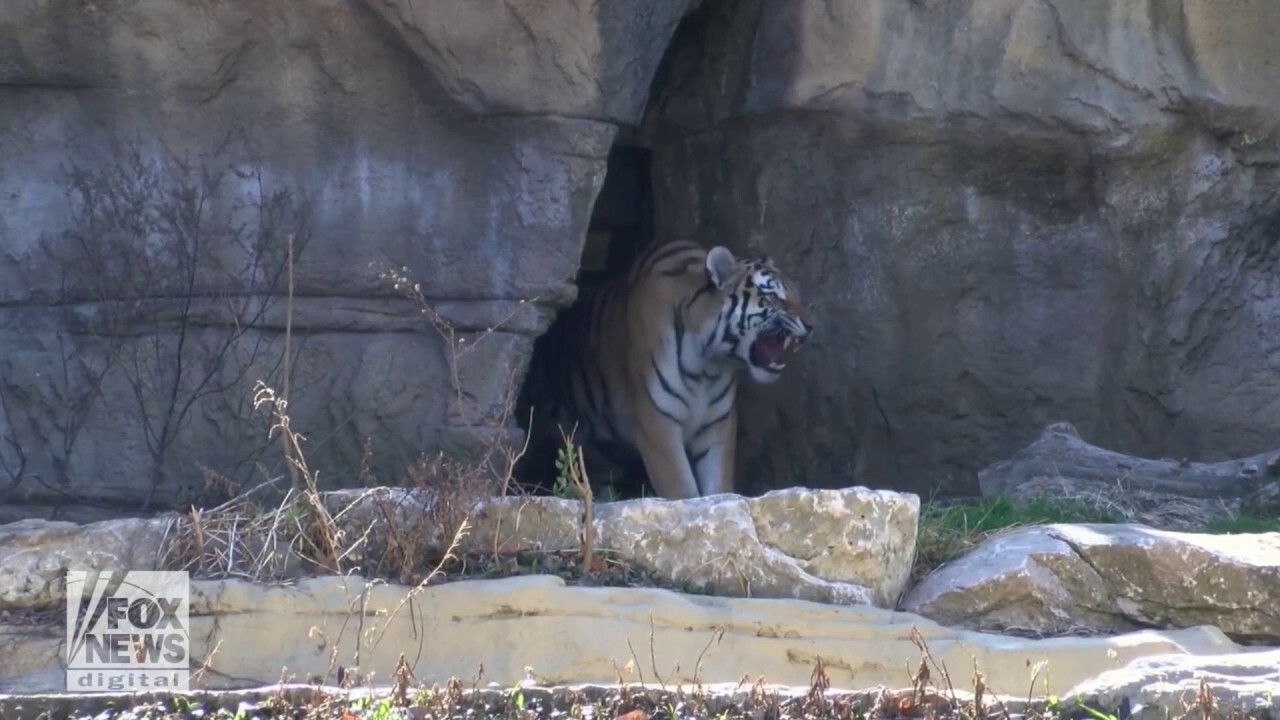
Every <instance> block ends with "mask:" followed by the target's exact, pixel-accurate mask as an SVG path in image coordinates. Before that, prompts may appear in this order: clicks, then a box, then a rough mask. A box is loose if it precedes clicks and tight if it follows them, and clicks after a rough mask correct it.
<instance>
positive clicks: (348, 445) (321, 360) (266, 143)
mask: <svg viewBox="0 0 1280 720" xmlns="http://www.w3.org/2000/svg"><path fill="white" fill-rule="evenodd" d="M685 5H686V2H685V0H676V1H671V2H661V3H656V4H654V3H647V4H646V5H645V7H644V8H643V9H642V10H641V9H637V8H632V7H630V6H627V5H625V4H622V5H608V6H600V7H598V8H592V7H586V6H581V7H580V6H578V5H576V4H572V3H570V4H553V6H548V5H546V4H543V3H534V2H509V3H492V4H489V3H474V2H470V0H444V1H441V2H423V1H422V0H415V2H413V3H409V2H393V1H383V0H368V1H367V2H364V1H357V0H282V1H280V2H270V3H261V2H256V1H254V0H234V1H232V2H220V3H212V4H210V3H201V2H188V1H186V0H124V1H122V2H108V3H86V2H82V1H80V0H51V1H50V2H41V3H6V4H4V7H3V8H0V157H3V158H4V161H3V162H2V163H0V401H3V405H2V406H0V439H2V440H3V442H0V461H2V462H0V505H4V506H6V507H7V508H8V511H9V512H10V514H13V513H15V512H16V513H17V514H22V512H23V511H15V510H14V507H15V504H20V503H45V502H59V501H63V500H66V499H67V498H73V499H79V500H83V501H91V502H94V503H98V504H102V505H109V506H114V507H119V508H122V509H130V510H132V509H136V508H138V507H139V506H141V505H143V504H144V503H145V502H147V501H152V502H153V503H155V504H159V505H168V504H172V503H179V504H180V503H182V502H185V501H189V500H190V499H191V498H193V497H196V496H197V495H198V494H199V493H200V492H202V491H203V489H204V488H205V485H206V482H205V478H204V477H203V475H202V468H206V467H207V468H209V469H211V470H214V471H217V472H218V473H221V474H224V475H227V476H228V477H230V478H231V479H233V480H235V481H238V482H241V483H254V482H260V481H262V480H263V479H264V476H269V475H279V474H282V473H283V472H284V468H283V467H282V466H281V464H280V460H279V458H280V453H279V452H277V451H275V447H276V446H275V445H274V443H276V442H278V439H269V438H268V436H267V427H268V422H269V421H270V416H269V414H268V408H258V409H257V410H255V409H254V408H253V407H251V402H252V400H253V390H254V382H255V381H257V380H263V381H265V382H267V383H269V384H270V385H272V386H273V387H275V388H276V389H277V390H282V389H283V383H284V381H285V378H284V373H283V369H284V363H283V361H282V360H283V357H284V350H285V348H284V333H283V330H284V328H285V325H286V318H287V317H288V316H289V314H288V313H287V312H286V310H287V309H288V307H287V302H286V300H285V296H286V294H287V289H288V288H287V285H288V281H289V275H288V273H286V272H284V269H285V268H286V267H287V258H288V248H287V244H286V238H287V237H288V236H289V235H290V234H291V233H292V234H293V235H294V237H295V249H294V252H295V254H296V261H295V263H294V265H293V274H292V282H293V292H294V300H293V304H292V316H291V317H292V319H291V331H292V338H291V346H290V354H291V357H293V358H295V359H296V362H295V363H291V364H290V377H289V386H290V389H291V392H290V398H291V399H292V400H293V404H292V406H291V407H290V413H291V414H292V415H293V424H294V428H295V429H297V430H299V431H301V432H303V433H304V434H305V435H306V436H307V438H308V440H307V443H306V445H305V449H306V450H307V452H308V453H309V456H308V460H309V461H310V463H311V465H312V466H313V467H314V468H316V469H319V470H321V481H322V483H327V484H340V485H350V484H352V483H354V482H355V474H356V470H357V468H358V467H359V465H360V459H361V455H362V451H363V445H364V442H365V440H366V438H368V439H370V440H371V442H372V444H373V451H374V459H375V467H374V469H375V470H377V471H380V473H381V474H380V477H379V478H378V479H379V480H380V481H381V482H397V481H399V480H400V479H401V477H402V473H403V472H404V468H405V467H406V465H408V464H409V463H410V462H411V461H412V460H413V459H414V457H415V456H416V455H417V453H419V452H420V451H425V452H427V453H433V452H434V451H435V450H438V449H445V450H450V451H460V452H470V453H476V452H479V451H480V450H482V449H484V448H485V447H487V444H488V442H489V438H490V437H491V436H492V434H493V433H492V432H491V426H492V425H493V422H492V421H493V420H494V418H495V416H499V415H500V414H501V412H500V411H501V409H502V407H503V406H504V405H505V403H506V398H507V392H506V388H507V385H508V384H509V380H510V378H511V377H512V376H513V375H514V376H515V382H517V383H518V381H519V375H520V373H522V372H523V365H524V363H525V361H526V360H527V355H528V352H529V348H530V345H531V342H532V337H533V336H534V335H536V334H537V333H538V332H540V331H541V329H542V328H543V327H545V325H546V324H547V323H548V322H549V321H550V309H552V308H555V307H558V306H562V305H564V304H565V303H567V302H569V301H570V300H571V299H572V297H573V294H574V292H575V290H574V287H573V286H572V284H571V282H572V280H573V276H574V272H575V270H576V268H577V264H578V260H579V255H580V253H581V249H582V242H583V236H584V234H585V231H586V226H587V221H588V219H589V216H590V212H591V206H592V203H593V201H594V198H595V196H596V194H597V193H598V191H599V189H600V186H601V183H602V181H603V176H604V169H605V159H606V157H607V154H608V150H609V147H610V145H611V143H612V140H613V137H614V134H615V132H616V130H617V127H618V126H619V124H620V123H626V122H631V123H634V122H635V121H636V120H638V118H639V116H640V113H641V112H642V110H643V107H644V99H645V96H646V94H647V91H648V85H649V80H650V78H651V76H652V74H653V69H654V68H655V67H656V66H657V64H658V62H659V60H660V58H661V56H662V53H663V51H664V49H665V47H666V46H667V44H668V41H669V39H670V36H671V34H672V32H673V31H674V29H675V26H676V24H677V22H678V21H679V19H680V17H681V15H682V14H683V12H684V9H685ZM219 173H220V174H219ZM374 262H377V263H383V264H385V265H386V266H389V267H391V268H407V272H406V274H407V275H408V277H409V278H410V280H409V283H410V284H412V283H419V284H420V285H421V288H422V292H423V294H424V295H426V298H425V299H426V301H428V302H429V303H430V304H431V305H432V306H433V307H434V308H435V310H436V311H437V312H438V313H439V314H440V315H441V316H442V317H443V319H445V320H446V321H448V322H449V323H450V324H451V326H452V327H453V329H454V330H455V331H456V334H454V335H452V336H450V338H449V340H446V339H445V337H446V336H445V335H443V334H441V333H437V332H434V331H433V330H432V325H431V324H429V323H428V321H427V319H426V318H424V316H423V315H422V313H421V312H420V309H419V307H418V306H417V305H416V304H415V303H414V302H412V301H411V300H410V299H408V298H407V297H406V296H405V294H404V293H402V292H396V290H395V289H394V288H393V283H392V282H390V281H387V280H384V279H380V278H379V277H378V274H377V271H376V268H370V263H374ZM157 296H160V297H166V298H168V299H167V300H165V301H156V300H152V301H149V302H142V301H140V300H138V299H139V298H148V297H150V298H156V297H157ZM534 298H536V299H538V300H539V302H538V303H536V304H535V303H525V302H523V301H525V300H528V299H534ZM491 328H496V330H494V332H492V333H489V332H488V331H489V330H490V329H491ZM450 341H451V342H452V343H453V344H455V345H457V347H458V348H459V349H467V350H466V353H465V357H464V358H462V359H460V362H458V363H457V370H456V372H457V375H458V377H457V378H456V379H455V377H454V376H453V372H452V371H451V370H450V369H449V368H450V359H451V358H452V357H453V355H454V351H453V350H451V349H450ZM472 346H474V347H472ZM459 397H461V398H462V399H461V401H458V398H459ZM258 462H263V463H266V465H263V466H256V465H255V464H256V463H258ZM215 484H216V483H215Z"/></svg>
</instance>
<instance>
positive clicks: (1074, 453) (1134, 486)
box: [978, 422, 1280, 499]
mask: <svg viewBox="0 0 1280 720" xmlns="http://www.w3.org/2000/svg"><path fill="white" fill-rule="evenodd" d="M1044 478H1064V479H1066V480H1069V481H1071V482H1072V483H1073V484H1076V485H1082V484H1095V483H1096V484H1098V485H1099V486H1102V485H1106V486H1110V487H1112V488H1114V487H1116V486H1117V485H1121V486H1122V487H1123V488H1124V489H1125V490H1131V491H1141V492H1146V493H1153V494H1158V495H1167V496H1178V497H1184V498H1197V499H1222V498H1245V497H1249V496H1251V495H1254V494H1255V493H1258V492H1259V491H1261V490H1262V489H1263V488H1264V487H1265V486H1268V485H1271V484H1273V483H1275V482H1276V481H1277V480H1278V479H1280V450H1273V451H1270V452H1266V453H1262V454H1259V455H1253V456H1251V457H1246V458H1239V459H1235V460H1224V461H1222V462H1213V463H1200V462H1188V461H1186V460H1181V461H1178V460H1151V459H1147V458H1140V457H1135V456H1132V455H1125V454H1124V453H1119V452H1115V451H1113V450H1107V449H1105V448H1100V447H1097V446H1095V445H1090V444H1089V443H1087V442H1085V441H1084V440H1082V439H1081V438H1080V433H1079V432H1078V431H1077V430H1076V429H1075V427H1074V426H1073V425H1072V424H1071V423H1068V422H1057V423H1054V424H1052V425H1049V426H1047V427H1045V429H1044V430H1042V431H1040V436H1039V437H1037V438H1036V439H1035V441H1033V442H1032V443H1031V444H1030V445H1028V446H1026V447H1025V448H1023V449H1022V450H1020V451H1019V452H1018V453H1017V454H1015V455H1014V456H1013V457H1010V458H1009V459H1007V460H1001V461H999V462H997V463H993V464H992V465H989V466H988V467H986V468H985V469H983V470H981V471H979V472H978V485H979V487H980V488H981V489H982V494H983V496H986V497H992V496H995V495H1010V494H1013V492H1014V491H1015V490H1016V489H1017V488H1018V487H1020V486H1022V485H1024V484H1026V483H1028V482H1031V481H1033V480H1038V479H1044Z"/></svg>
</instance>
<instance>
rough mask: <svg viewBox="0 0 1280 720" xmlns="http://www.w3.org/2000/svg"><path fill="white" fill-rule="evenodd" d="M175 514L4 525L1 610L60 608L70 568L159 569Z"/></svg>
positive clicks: (0, 564)
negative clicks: (172, 515)
mask: <svg viewBox="0 0 1280 720" xmlns="http://www.w3.org/2000/svg"><path fill="white" fill-rule="evenodd" d="M171 525H172V519H170V518H159V519H155V520H144V519H137V518H132V519H124V520H104V521H101V522H96V523H90V524H88V525H77V524H75V523H69V522H51V521H46V520H22V521H19V522H14V523H9V524H7V525H0V610H10V609H22V610H32V609H36V610H49V609H60V608H61V607H62V605H63V599H64V598H65V597H66V585H65V578H66V571H67V569H68V568H71V569H75V570H112V569H120V570H154V569H157V566H158V563H159V562H160V560H161V548H162V545H163V543H164V539H165V536H166V534H167V533H168V532H169V530H170V529H171Z"/></svg>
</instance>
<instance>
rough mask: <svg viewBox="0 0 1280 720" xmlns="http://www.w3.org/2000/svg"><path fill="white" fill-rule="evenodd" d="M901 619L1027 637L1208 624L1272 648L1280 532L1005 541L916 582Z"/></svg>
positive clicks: (1045, 531)
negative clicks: (907, 616)
mask: <svg viewBox="0 0 1280 720" xmlns="http://www.w3.org/2000/svg"><path fill="white" fill-rule="evenodd" d="M901 608H902V609H904V610H906V611H908V612H915V613H919V614H920V615H924V616H925V617H928V618H930V619H933V620H936V621H938V622H941V623H944V624H953V625H959V626H964V627H968V628H971V629H976V630H986V631H996V632H998V631H1009V630H1016V631H1020V632H1023V633H1029V634H1035V635H1056V634H1064V633H1080V632H1084V633H1113V632H1120V631H1126V630H1132V629H1137V628H1143V627H1166V628H1168V627H1193V626H1197V625H1213V626H1216V627H1218V628H1220V629H1221V630H1222V631H1223V632H1224V633H1226V634H1227V635H1229V636H1232V637H1234V638H1236V639H1238V640H1242V641H1251V642H1265V643H1270V644H1277V643H1280V612H1278V611H1277V608H1280V533H1258V534H1247V535H1209V534H1199V533H1180V532H1168V531H1162V530H1153V529H1151V528H1148V527H1144V526H1141V525H1041V526H1033V527H1027V528H1022V529H1017V530H1011V531H1005V532H1002V533H1000V534H998V535H996V536H993V537H991V538H989V539H988V540H986V541H985V542H983V543H982V544H981V545H979V546H978V547H977V548H976V549H974V550H972V551H970V552H968V553H966V554H965V555H963V556H961V557H960V558H958V559H956V560H954V561H952V562H950V563H948V564H946V565H944V566H943V567H941V568H939V569H938V570H936V571H934V572H933V573H931V574H930V575H929V576H928V577H926V578H924V579H923V580H921V581H920V582H919V583H918V584H917V585H916V586H915V587H913V588H912V589H911V590H910V591H909V592H908V593H907V595H906V596H905V597H904V598H903V600H902V604H901Z"/></svg>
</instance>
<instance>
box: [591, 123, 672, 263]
mask: <svg viewBox="0 0 1280 720" xmlns="http://www.w3.org/2000/svg"><path fill="white" fill-rule="evenodd" d="M651 173H652V168H651V153H650V151H649V149H648V148H646V147H643V146H641V145H639V144H622V143H614V146H613V147H612V148H611V149H610V150H609V160H608V169H607V170H606V171H605V177H604V187H602V188H601V189H600V194H599V196H598V197H597V198H596V204H595V207H594V208H592V211H591V224H590V226H589V227H588V229H587V239H586V242H585V243H584V244H583V247H582V263H581V264H580V265H579V266H578V277H577V283H578V285H579V286H582V285H584V284H592V283H598V282H601V281H604V280H608V279H610V278H615V277H618V276H619V275H621V274H622V273H624V272H626V270H627V268H628V267H630V266H631V263H632V261H634V260H635V258H636V256H637V255H639V254H640V253H641V252H642V251H643V250H644V249H645V248H646V247H648V245H649V243H651V242H653V224H654V222H653V182H652V177H651Z"/></svg>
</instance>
